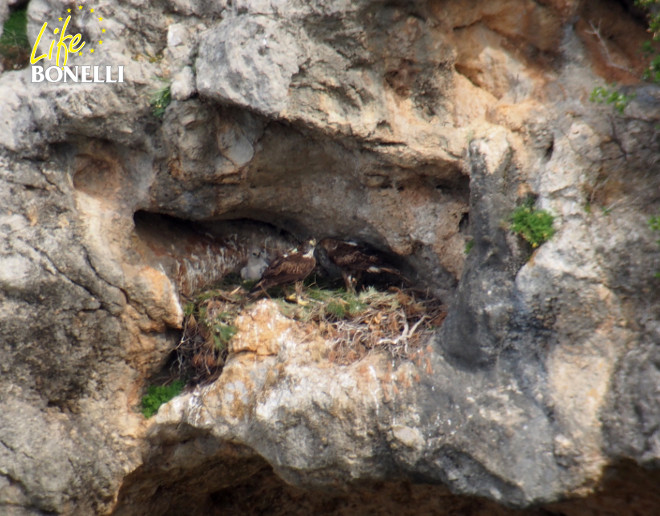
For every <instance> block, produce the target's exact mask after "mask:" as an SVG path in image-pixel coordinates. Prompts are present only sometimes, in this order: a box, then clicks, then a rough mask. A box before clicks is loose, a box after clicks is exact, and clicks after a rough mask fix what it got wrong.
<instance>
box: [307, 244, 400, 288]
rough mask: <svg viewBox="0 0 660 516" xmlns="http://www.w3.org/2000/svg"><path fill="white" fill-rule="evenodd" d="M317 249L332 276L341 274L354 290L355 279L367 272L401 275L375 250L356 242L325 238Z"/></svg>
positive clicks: (322, 263)
mask: <svg viewBox="0 0 660 516" xmlns="http://www.w3.org/2000/svg"><path fill="white" fill-rule="evenodd" d="M317 250H318V253H317V255H318V259H319V263H320V264H321V266H322V267H323V268H324V269H325V270H326V271H327V272H328V274H330V275H331V276H335V277H338V276H339V275H340V274H341V276H342V278H344V282H345V284H346V288H347V289H349V290H354V288H355V285H354V281H357V278H359V276H360V275H361V274H362V273H365V272H366V273H370V274H382V273H388V274H393V275H395V276H401V273H400V272H399V271H398V270H397V269H395V268H394V267H390V266H387V265H385V263H384V262H383V259H382V258H381V257H380V256H379V255H378V254H376V253H375V251H373V250H372V249H369V248H368V247H366V246H364V245H360V244H357V243H355V242H349V241H345V240H338V239H336V238H324V239H323V240H321V241H320V242H319V245H318V246H317ZM354 277H355V280H354Z"/></svg>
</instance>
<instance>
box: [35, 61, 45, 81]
mask: <svg viewBox="0 0 660 516" xmlns="http://www.w3.org/2000/svg"><path fill="white" fill-rule="evenodd" d="M44 79H45V77H44V67H43V66H34V65H33V66H32V82H44Z"/></svg>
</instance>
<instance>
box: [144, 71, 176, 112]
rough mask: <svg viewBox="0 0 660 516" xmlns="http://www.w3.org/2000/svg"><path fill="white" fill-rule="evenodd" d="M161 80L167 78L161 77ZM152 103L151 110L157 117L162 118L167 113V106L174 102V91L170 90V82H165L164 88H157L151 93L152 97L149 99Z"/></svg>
mask: <svg viewBox="0 0 660 516" xmlns="http://www.w3.org/2000/svg"><path fill="white" fill-rule="evenodd" d="M159 79H160V80H161V81H165V79H162V78H160V77H159ZM149 102H150V103H151V108H152V109H151V112H152V113H153V115H154V116H155V117H157V118H162V116H163V115H164V114H165V110H166V109H167V106H169V105H170V102H172V93H171V91H170V83H169V82H168V83H167V84H165V85H164V86H163V87H162V88H159V89H157V90H156V91H154V92H153V93H152V94H151V99H150V100H149Z"/></svg>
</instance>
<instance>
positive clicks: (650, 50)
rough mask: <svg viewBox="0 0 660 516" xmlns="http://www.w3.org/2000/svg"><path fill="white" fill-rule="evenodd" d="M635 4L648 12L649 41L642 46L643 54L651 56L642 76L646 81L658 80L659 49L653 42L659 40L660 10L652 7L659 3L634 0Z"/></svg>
mask: <svg viewBox="0 0 660 516" xmlns="http://www.w3.org/2000/svg"><path fill="white" fill-rule="evenodd" d="M635 5H637V6H639V7H643V8H645V9H646V10H647V12H648V20H649V28H648V31H649V32H650V33H651V41H647V42H646V43H644V45H643V46H642V50H643V52H644V53H645V54H647V55H649V56H651V62H650V63H649V66H648V68H647V69H646V70H645V71H644V75H643V78H644V79H645V80H647V81H652V82H660V51H658V47H657V46H654V45H653V42H656V41H660V10H658V9H652V8H653V7H654V6H659V5H660V0H635Z"/></svg>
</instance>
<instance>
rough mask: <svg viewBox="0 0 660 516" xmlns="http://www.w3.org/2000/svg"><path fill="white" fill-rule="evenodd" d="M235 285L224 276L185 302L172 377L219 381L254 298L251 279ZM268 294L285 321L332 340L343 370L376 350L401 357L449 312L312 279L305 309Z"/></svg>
mask: <svg viewBox="0 0 660 516" xmlns="http://www.w3.org/2000/svg"><path fill="white" fill-rule="evenodd" d="M236 283H237V282H236V279H235V278H228V279H227V280H225V282H224V283H223V284H222V285H220V286H218V287H217V288H215V289H212V290H208V291H205V292H203V293H201V294H199V295H198V296H197V297H196V298H195V300H194V301H192V302H190V303H188V304H187V305H186V308H185V313H186V317H185V320H184V329H183V334H182V336H181V340H180V341H179V344H178V346H177V348H176V360H175V363H174V366H175V371H173V373H174V374H176V375H177V376H179V377H185V378H187V379H188V381H189V382H191V383H194V384H197V383H208V382H211V381H213V380H215V379H217V378H218V377H219V376H220V373H221V372H222V368H223V366H224V363H225V360H226V358H227V347H228V344H229V341H230V340H231V338H232V337H233V336H234V335H235V333H236V331H237V328H236V327H235V326H234V324H233V322H234V320H235V319H236V317H237V316H238V315H239V314H240V313H242V312H243V311H244V310H248V309H250V308H251V307H252V306H253V305H254V304H255V303H256V301H257V300H254V299H250V298H249V297H248V295H247V293H248V291H249V289H250V287H251V286H252V285H251V284H250V283H249V282H244V283H239V284H238V285H237V284H236ZM271 293H272V294H271V296H270V297H271V299H272V300H273V301H274V302H275V303H276V304H277V305H278V307H279V309H280V312H281V313H282V314H283V315H284V316H286V317H288V318H291V319H294V320H297V321H300V322H301V323H303V324H311V325H314V326H315V327H316V329H317V330H318V332H319V334H320V335H321V336H322V337H323V338H324V339H325V340H326V341H328V342H329V343H330V346H331V351H330V353H329V360H331V361H332V362H334V363H338V364H340V365H347V364H350V363H353V362H356V361H358V360H360V359H361V358H363V357H364V356H365V355H366V354H367V353H369V352H371V351H376V350H383V351H386V352H387V353H389V354H390V355H391V356H392V357H394V358H399V359H405V358H407V357H408V356H410V354H411V353H412V352H413V351H415V350H416V349H417V348H419V347H420V346H421V345H422V344H423V343H424V342H425V341H426V340H427V339H428V338H429V337H430V336H431V334H432V333H433V332H434V331H435V329H437V328H438V327H439V326H440V325H441V324H442V322H443V321H444V318H445V316H446V313H447V312H446V308H445V307H444V305H442V303H441V302H440V301H439V300H438V299H435V298H432V297H430V296H425V295H422V294H421V293H420V292H418V291H412V290H407V289H400V288H395V287H390V288H389V289H387V290H385V291H380V290H377V289H376V288H374V287H369V288H367V289H365V290H363V291H361V292H358V293H353V292H346V291H345V290H344V289H343V288H342V289H336V288H324V287H323V286H319V285H317V284H316V283H315V282H314V280H312V281H311V282H310V283H308V284H307V285H306V286H305V287H304V289H303V291H302V304H299V303H293V302H289V301H287V300H286V299H285V297H284V295H282V294H285V293H286V292H285V291H283V290H282V289H272V291H271Z"/></svg>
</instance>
